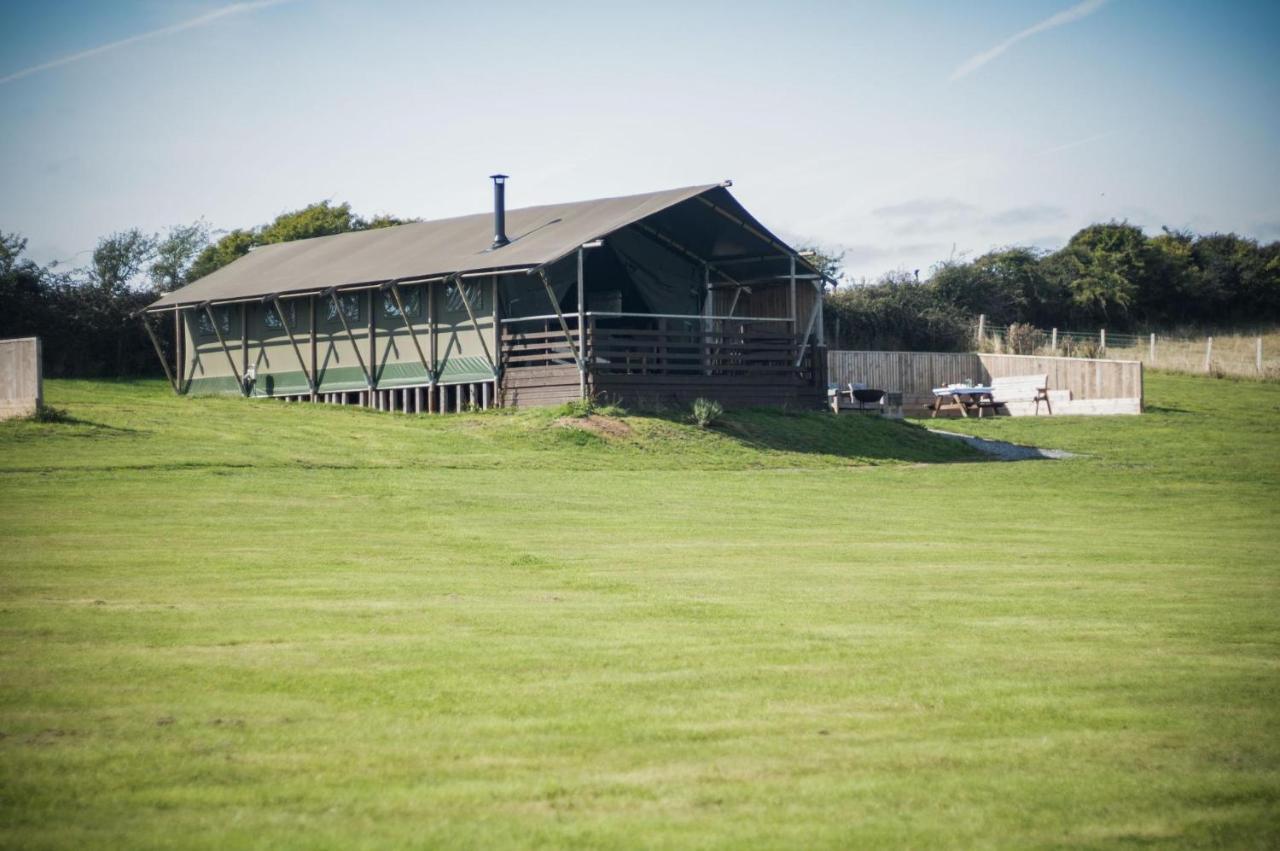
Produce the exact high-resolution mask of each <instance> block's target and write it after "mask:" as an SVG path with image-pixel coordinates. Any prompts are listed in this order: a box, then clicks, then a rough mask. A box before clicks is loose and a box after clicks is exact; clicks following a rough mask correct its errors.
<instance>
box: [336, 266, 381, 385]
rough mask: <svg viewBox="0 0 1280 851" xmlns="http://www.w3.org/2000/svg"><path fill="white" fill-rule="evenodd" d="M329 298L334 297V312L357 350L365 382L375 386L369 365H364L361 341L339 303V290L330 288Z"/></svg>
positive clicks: (357, 360) (357, 357) (358, 361)
mask: <svg viewBox="0 0 1280 851" xmlns="http://www.w3.org/2000/svg"><path fill="white" fill-rule="evenodd" d="M329 298H331V299H333V312H334V313H336V314H337V315H338V319H339V320H340V321H341V322H342V330H343V331H346V332H347V339H348V340H350V341H351V348H352V349H354V350H355V353H356V362H357V363H359V364H360V371H361V372H363V373H364V382H365V384H366V385H367V386H368V387H373V378H372V377H370V375H369V367H367V366H365V365H364V355H362V354H360V343H359V342H358V341H357V340H356V335H355V332H354V331H352V330H351V325H350V324H349V323H348V322H347V315H346V314H345V313H343V312H342V305H341V304H339V303H338V293H337V290H329Z"/></svg>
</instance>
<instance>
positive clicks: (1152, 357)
mask: <svg viewBox="0 0 1280 851" xmlns="http://www.w3.org/2000/svg"><path fill="white" fill-rule="evenodd" d="M1147 360H1149V361H1151V362H1152V363H1155V362H1156V335H1155V334H1152V335H1151V355H1150V356H1149V357H1148V358H1147Z"/></svg>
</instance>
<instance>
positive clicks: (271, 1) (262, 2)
mask: <svg viewBox="0 0 1280 851" xmlns="http://www.w3.org/2000/svg"><path fill="white" fill-rule="evenodd" d="M289 1H290V0H254V2H248V3H232V4H230V5H229V6H222V7H221V8H218V9H214V10H213V11H212V12H207V13H205V14H203V15H200V16H199V17H196V18H191V19H190V20H186V21H182V22H181V23H177V24H172V25H170V26H167V27H161V28H160V29H158V30H151V31H150V32H144V33H138V34H137V35H131V36H129V37H128V38H122V39H120V40H119V41H113V42H110V43H108V44H103V45H99V46H98V47H91V48H89V49H88V50H82V51H80V52H79V53H72V54H71V55H69V56H62V57H59V58H58V59H53V60H50V61H49V62H42V63H40V64H39V65H32V66H31V67H29V68H23V69H21V70H19V71H14V72H13V73H11V74H7V75H5V76H3V77H0V85H4V84H5V83H12V82H13V81H14V80H21V79H22V78H23V77H29V76H31V75H32V74H38V73H40V72H41V71H48V70H50V69H52V68H61V67H62V66H63V65H70V64H71V63H73V62H79V61H80V60H82V59H90V58H92V57H94V56H99V55H101V54H103V53H109V52H111V51H113V50H119V49H120V48H122V47H128V46H130V45H132V44H137V43H138V42H140V41H148V40H150V39H153V38H163V37H164V36H168V35H175V34H177V33H180V32H185V31H186V30H193V29H196V28H197V27H203V26H207V25H209V24H212V23H213V22H214V21H219V20H222V19H223V18H229V17H232V16H233V15H243V14H247V13H249V12H256V11H258V10H259V9H265V8H267V7H268V6H278V5H280V4H281V3H287V2H289Z"/></svg>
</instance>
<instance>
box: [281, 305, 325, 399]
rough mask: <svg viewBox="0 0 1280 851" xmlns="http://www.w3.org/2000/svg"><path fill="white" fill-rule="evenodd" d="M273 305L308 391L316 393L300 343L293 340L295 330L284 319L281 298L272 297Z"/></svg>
mask: <svg viewBox="0 0 1280 851" xmlns="http://www.w3.org/2000/svg"><path fill="white" fill-rule="evenodd" d="M270 299H271V304H272V305H273V306H274V307H275V309H276V315H277V316H279V317H280V325H281V326H283V328H284V333H285V336H287V337H288V338H289V345H290V346H293V354H294V357H296V358H297V359H298V367H299V368H300V369H301V370H302V375H303V377H304V378H306V379H307V389H308V390H310V391H311V392H312V393H314V392H316V383H315V381H313V380H312V379H311V371H310V370H309V369H307V362H306V361H305V360H303V359H302V350H301V349H299V348H298V341H297V340H295V339H294V338H293V330H292V329H290V328H289V320H288V319H285V318H284V308H282V307H281V306H280V297H279V296H270Z"/></svg>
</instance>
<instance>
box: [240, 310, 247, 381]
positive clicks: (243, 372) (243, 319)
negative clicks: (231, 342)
mask: <svg viewBox="0 0 1280 851" xmlns="http://www.w3.org/2000/svg"><path fill="white" fill-rule="evenodd" d="M248 374H249V305H248V304H247V303H245V302H243V301H242V302H240V384H241V385H242V386H243V385H245V381H246V379H245V376H247V375H248ZM244 395H246V396H248V395H249V388H248V386H245V392H244Z"/></svg>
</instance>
